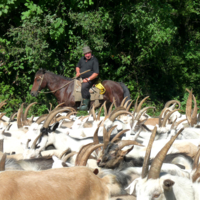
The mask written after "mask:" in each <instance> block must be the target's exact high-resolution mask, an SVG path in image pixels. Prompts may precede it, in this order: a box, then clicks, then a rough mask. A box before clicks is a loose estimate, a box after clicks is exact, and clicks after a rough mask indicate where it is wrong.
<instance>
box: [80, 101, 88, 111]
mask: <svg viewBox="0 0 200 200" xmlns="http://www.w3.org/2000/svg"><path fill="white" fill-rule="evenodd" d="M89 102H90V99H83V100H82V102H81V106H80V107H78V108H77V109H78V110H85V111H88V104H89Z"/></svg>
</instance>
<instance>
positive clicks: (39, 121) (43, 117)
mask: <svg viewBox="0 0 200 200" xmlns="http://www.w3.org/2000/svg"><path fill="white" fill-rule="evenodd" d="M48 115H49V114H44V115H41V116H40V117H38V119H37V120H36V121H35V122H36V123H37V124H40V123H41V122H43V121H44V120H45V119H46V118H47V116H48Z"/></svg>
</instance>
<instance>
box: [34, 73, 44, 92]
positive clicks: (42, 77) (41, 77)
mask: <svg viewBox="0 0 200 200" xmlns="http://www.w3.org/2000/svg"><path fill="white" fill-rule="evenodd" d="M36 78H40V79H41V81H40V84H39V87H38V89H37V91H36V92H39V90H40V87H41V85H42V82H43V79H44V74H43V75H42V76H39V77H35V79H36Z"/></svg>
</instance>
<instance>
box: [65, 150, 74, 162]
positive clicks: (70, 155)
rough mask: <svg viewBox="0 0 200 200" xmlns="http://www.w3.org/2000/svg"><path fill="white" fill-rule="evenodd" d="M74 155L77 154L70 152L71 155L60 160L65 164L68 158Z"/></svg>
mask: <svg viewBox="0 0 200 200" xmlns="http://www.w3.org/2000/svg"><path fill="white" fill-rule="evenodd" d="M75 154H77V152H75V151H74V152H71V153H68V154H67V155H66V156H65V157H64V158H62V161H63V162H64V163H65V162H67V160H68V159H69V158H71V157H72V156H74V155H75Z"/></svg>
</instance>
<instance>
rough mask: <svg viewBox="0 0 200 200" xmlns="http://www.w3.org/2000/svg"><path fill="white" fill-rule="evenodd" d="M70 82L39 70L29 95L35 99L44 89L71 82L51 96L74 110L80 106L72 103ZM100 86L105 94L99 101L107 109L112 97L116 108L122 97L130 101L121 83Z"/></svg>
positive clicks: (108, 83)
mask: <svg viewBox="0 0 200 200" xmlns="http://www.w3.org/2000/svg"><path fill="white" fill-rule="evenodd" d="M72 80H73V79H71V78H66V77H64V76H61V75H57V74H54V73H52V72H49V71H47V70H45V69H40V70H38V71H37V73H36V74H35V79H34V82H33V87H32V89H31V95H32V96H35V97H36V96H37V95H38V92H39V91H40V90H42V89H43V88H46V87H47V88H48V89H49V90H50V91H54V90H57V89H59V88H61V87H62V86H63V85H65V84H67V83H69V82H70V81H71V83H69V84H68V85H66V86H65V87H63V88H62V89H59V90H57V91H55V92H53V94H54V96H55V97H56V99H57V102H58V103H63V102H65V103H64V104H63V106H70V107H73V108H75V109H76V108H77V107H78V106H80V102H75V101H74V95H73V91H74V81H72ZM102 84H103V86H104V87H105V89H106V92H105V93H104V95H103V98H104V100H101V101H100V103H103V102H104V101H106V102H107V107H108V106H109V105H110V103H111V102H112V101H113V97H114V98H115V101H116V106H119V105H120V103H121V101H122V100H123V99H124V97H126V96H128V98H127V99H126V101H127V100H129V99H130V92H129V90H128V88H127V87H126V86H125V85H124V84H123V83H118V82H114V81H111V80H104V81H103V82H102ZM92 104H93V102H92V101H91V102H90V106H92Z"/></svg>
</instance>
